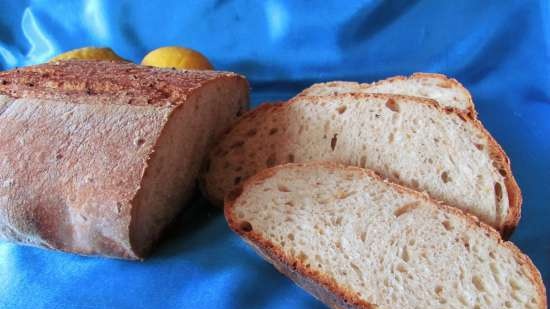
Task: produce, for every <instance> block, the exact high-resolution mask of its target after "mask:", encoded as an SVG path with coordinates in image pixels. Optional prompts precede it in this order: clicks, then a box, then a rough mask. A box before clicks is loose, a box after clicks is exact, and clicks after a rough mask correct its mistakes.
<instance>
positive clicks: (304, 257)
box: [296, 251, 307, 262]
mask: <svg viewBox="0 0 550 309" xmlns="http://www.w3.org/2000/svg"><path fill="white" fill-rule="evenodd" d="M296 258H297V259H298V260H299V261H300V262H304V261H305V260H307V255H306V254H305V253H304V252H303V251H300V253H299V254H298V256H297V257H296Z"/></svg>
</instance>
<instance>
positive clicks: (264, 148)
mask: <svg viewBox="0 0 550 309" xmlns="http://www.w3.org/2000/svg"><path fill="white" fill-rule="evenodd" d="M312 160H326V161H335V162H339V163H344V164H348V165H356V166H361V167H368V168H371V169H373V170H374V171H376V172H377V173H379V174H381V175H383V176H384V177H386V178H389V179H391V180H393V181H395V182H398V183H401V184H404V185H406V186H409V187H412V188H415V189H418V190H421V191H427V192H428V193H429V194H430V195H431V196H432V197H434V198H436V199H438V200H442V201H445V202H446V203H448V204H450V205H453V206H456V207H459V208H461V209H463V210H466V211H468V212H470V213H472V214H475V215H477V216H479V217H480V219H481V220H482V221H484V222H486V223H488V224H490V225H492V226H493V227H495V228H496V229H498V230H500V231H503V232H505V233H507V232H509V231H510V230H511V229H513V228H514V226H515V225H516V224H517V221H518V219H519V213H520V205H521V195H520V191H519V188H518V186H517V184H516V182H515V180H514V178H513V176H512V171H511V169H510V164H509V161H508V159H507V157H506V155H505V154H504V152H503V151H502V150H501V148H500V147H499V146H498V144H497V143H496V142H495V140H494V139H493V138H492V137H491V136H490V135H489V133H488V132H487V131H486V130H485V129H484V128H483V126H482V125H481V123H479V121H477V120H475V119H471V118H469V117H466V116H465V115H464V114H462V113H457V112H454V111H449V110H443V109H441V108H440V107H438V106H437V104H435V103H434V101H431V100H426V99H421V98H415V97H401V96H392V95H386V94H342V95H336V96H322V97H308V96H300V97H297V98H295V99H293V100H291V101H290V102H288V103H285V104H279V105H264V106H261V107H259V108H257V109H256V110H254V111H252V112H250V113H248V114H246V115H244V117H242V118H241V119H240V120H239V121H238V122H237V123H236V124H235V125H234V126H233V127H232V129H231V130H230V131H229V133H228V134H227V135H225V136H224V137H223V138H222V139H221V141H220V143H219V144H218V145H217V146H216V147H215V148H214V149H213V151H212V152H211V153H210V156H209V161H208V164H207V166H206V168H205V172H204V174H203V177H202V182H203V187H204V189H205V192H206V194H207V195H208V196H209V197H210V199H211V200H212V201H213V202H214V203H216V202H217V203H218V204H220V202H221V200H222V199H223V197H224V195H225V194H226V193H227V192H229V191H231V190H232V189H233V188H235V187H237V186H238V185H239V184H240V183H241V182H242V181H244V180H245V179H247V178H248V177H250V176H252V175H254V174H255V173H257V172H258V171H260V170H262V169H264V168H266V167H271V166H274V165H276V164H282V163H289V162H297V163H300V162H306V161H312Z"/></svg>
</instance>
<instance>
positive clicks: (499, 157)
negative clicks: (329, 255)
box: [200, 93, 522, 237]
mask: <svg viewBox="0 0 550 309" xmlns="http://www.w3.org/2000/svg"><path fill="white" fill-rule="evenodd" d="M339 96H349V97H352V98H354V99H356V100H361V99H363V100H364V99H365V98H368V97H373V98H406V99H408V100H412V101H414V102H416V103H417V104H422V105H425V106H428V107H430V108H432V109H436V110H439V111H440V112H442V113H446V114H448V115H451V116H452V117H456V118H459V119H460V120H461V121H464V122H469V123H471V124H472V125H473V126H475V127H476V128H477V129H479V130H480V132H481V134H482V135H483V136H484V137H485V138H486V139H487V141H488V147H489V151H490V156H491V158H492V160H493V162H494V164H495V168H497V169H498V170H499V173H500V174H501V175H502V176H503V178H504V185H505V187H506V191H507V194H508V199H509V211H508V215H507V217H506V218H505V219H504V220H503V222H504V223H503V225H502V226H501V228H500V231H501V232H502V235H503V237H508V236H509V235H510V234H511V233H512V232H513V230H514V228H515V227H516V226H517V224H518V222H519V219H520V216H521V203H522V198H521V190H520V188H519V186H518V184H517V182H516V180H515V179H514V177H513V174H512V168H511V165H510V160H509V158H508V157H507V156H506V154H505V152H504V151H503V150H502V148H501V147H500V145H499V144H498V143H497V142H496V140H495V139H494V138H493V137H492V135H491V134H490V133H489V132H488V131H487V129H485V127H484V126H483V125H482V124H481V122H480V121H479V120H477V119H474V118H471V117H469V116H468V115H467V114H466V113H464V112H460V111H459V110H457V109H452V108H441V107H440V106H439V105H438V104H437V102H436V101H434V100H430V99H424V98H418V97H410V96H400V95H387V94H358V93H350V94H343V95H334V96H324V97H325V98H327V97H328V98H330V97H339ZM309 98H311V99H312V100H315V97H309ZM300 100H303V97H296V98H294V99H292V100H290V101H288V102H287V103H280V104H275V105H271V104H264V105H261V106H259V107H258V108H256V109H254V110H251V111H249V112H247V113H245V114H244V115H243V116H241V117H240V119H239V120H238V121H237V122H236V123H235V124H234V125H233V126H232V127H231V128H230V129H229V130H228V131H227V132H226V134H225V135H224V136H223V137H222V138H220V143H219V144H218V145H217V147H214V148H213V149H212V152H211V153H210V155H209V158H208V160H207V162H206V163H205V167H204V169H203V172H202V173H201V179H200V183H201V188H202V190H203V192H204V193H205V195H206V196H207V197H208V199H209V200H210V201H211V202H212V203H213V204H214V205H218V206H221V205H222V201H221V196H220V194H219V193H216V192H215V191H213V190H216V189H213V188H210V186H209V185H208V183H207V180H206V178H207V177H208V175H209V172H210V171H209V169H210V161H213V160H214V158H215V157H219V156H223V155H224V152H225V151H228V150H226V149H223V148H221V146H220V145H221V144H222V143H223V140H224V139H227V137H228V136H231V134H232V131H233V130H235V129H236V128H237V127H239V126H240V125H243V124H245V123H246V122H247V121H249V120H251V119H254V118H256V117H258V116H259V115H264V114H267V113H274V112H276V111H277V110H279V109H284V108H285V106H286V105H288V104H299V103H300ZM283 163H293V162H290V161H289V160H288V159H284V160H283V161H282V162H279V164H283ZM256 172H258V171H256ZM243 180H244V179H243ZM456 206H461V205H456ZM495 207H496V206H495Z"/></svg>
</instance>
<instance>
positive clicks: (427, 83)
mask: <svg viewBox="0 0 550 309" xmlns="http://www.w3.org/2000/svg"><path fill="white" fill-rule="evenodd" d="M341 93H388V94H399V95H410V96H416V97H422V98H427V99H432V100H435V101H437V102H438V104H439V105H440V106H441V107H444V108H454V109H458V110H460V111H462V112H464V113H466V114H468V115H469V116H470V117H472V118H475V117H477V113H476V111H475V108H474V104H473V102H472V96H471V95H470V92H469V91H468V90H467V89H466V88H465V87H464V86H462V84H461V83H459V82H458V81H457V80H456V79H454V78H449V77H447V76H445V75H443V74H434V73H415V74H413V75H411V76H409V77H406V76H394V77H390V78H387V79H384V80H381V81H378V82H375V83H370V84H369V83H356V82H344V81H334V82H327V83H318V84H314V85H312V86H311V87H309V88H307V89H305V90H304V91H302V92H301V93H300V94H299V95H304V96H322V95H335V94H341Z"/></svg>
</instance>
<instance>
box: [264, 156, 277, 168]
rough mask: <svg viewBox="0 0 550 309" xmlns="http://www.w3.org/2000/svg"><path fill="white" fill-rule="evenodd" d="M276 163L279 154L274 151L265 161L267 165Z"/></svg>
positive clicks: (270, 165)
mask: <svg viewBox="0 0 550 309" xmlns="http://www.w3.org/2000/svg"><path fill="white" fill-rule="evenodd" d="M276 163H277V156H276V155H275V154H274V153H272V154H270V155H269V157H267V160H266V161H265V164H266V165H267V167H272V166H275V164H276Z"/></svg>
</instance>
